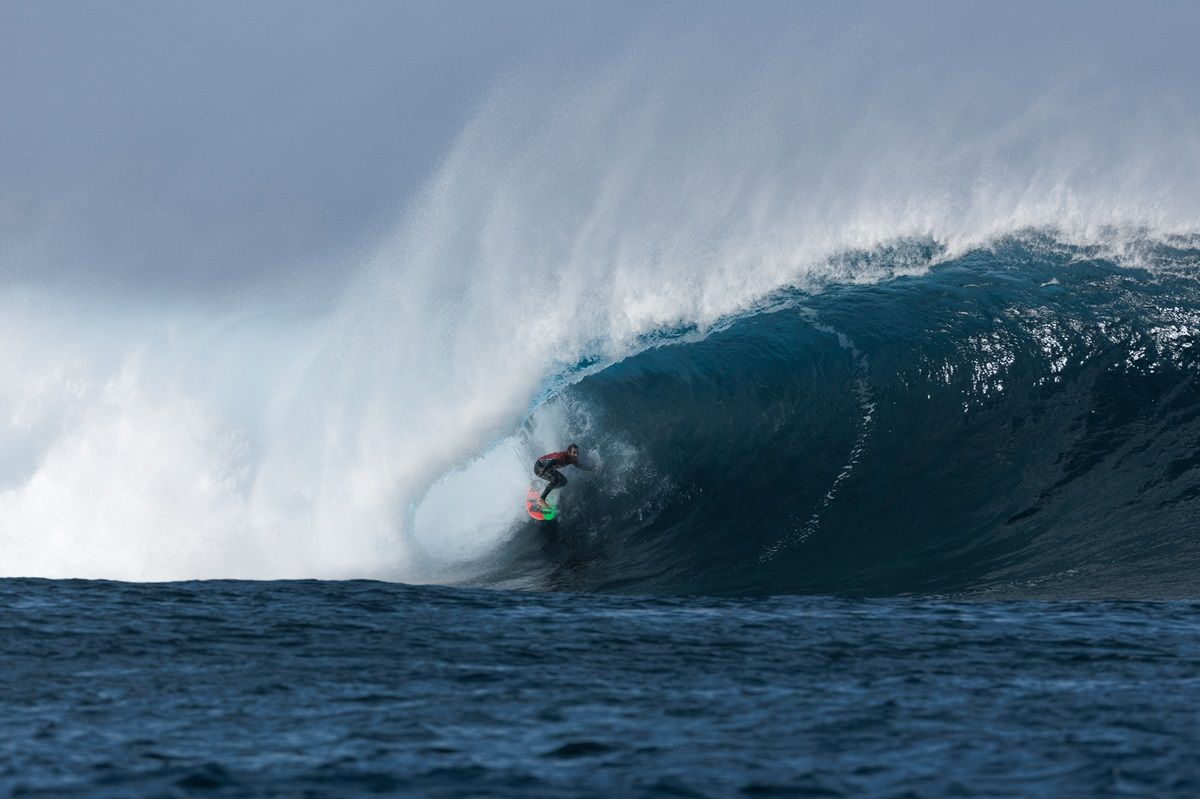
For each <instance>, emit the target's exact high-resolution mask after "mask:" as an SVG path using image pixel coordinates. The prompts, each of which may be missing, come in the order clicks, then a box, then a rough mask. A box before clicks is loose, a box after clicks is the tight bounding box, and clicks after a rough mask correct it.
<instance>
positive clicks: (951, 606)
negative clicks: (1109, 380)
mask: <svg viewBox="0 0 1200 799" xmlns="http://www.w3.org/2000/svg"><path fill="white" fill-rule="evenodd" d="M0 606H2V607H3V608H4V613H3V616H2V617H0V635H2V637H3V642H4V644H3V647H0V729H3V730H4V735H3V739H2V740H0V794H3V795H6V796H45V797H52V796H54V797H56V796H80V797H126V796H229V797H235V796H264V797H265V796H277V797H300V796H308V797H319V796H368V795H398V796H438V797H468V796H479V797H484V796H510V797H559V796H562V797H575V796H689V797H703V796H712V797H717V796H863V795H871V796H1088V795H1095V796H1110V795H1135V796H1194V795H1195V794H1196V792H1197V790H1200V754H1198V752H1200V749H1198V748H1197V742H1198V741H1200V716H1198V715H1197V713H1196V707H1197V705H1198V703H1200V677H1198V675H1200V636H1198V632H1200V605H1197V604H1196V603H1194V602H1182V601H1173V602H1047V601H1010V602H950V601H945V600H938V599H835V598H828V597H774V598H758V599H711V598H707V599H706V598H683V597H631V596H607V595H597V594H567V593H549V592H543V593H534V592H511V591H495V590H472V589H456V588H439V587H424V588H422V587H410V586H404V585H395V584H386V583H377V582H367V581H347V582H318V581H296V582H224V581H217V582H184V583H173V584H140V585H138V584H126V583H113V582H103V581H96V582H89V581H47V580H5V581H3V582H0Z"/></svg>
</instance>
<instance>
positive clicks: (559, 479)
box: [540, 469, 567, 502]
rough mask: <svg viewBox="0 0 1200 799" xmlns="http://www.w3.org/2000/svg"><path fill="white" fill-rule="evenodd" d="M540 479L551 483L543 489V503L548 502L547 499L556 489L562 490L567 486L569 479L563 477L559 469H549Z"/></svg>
mask: <svg viewBox="0 0 1200 799" xmlns="http://www.w3.org/2000/svg"><path fill="white" fill-rule="evenodd" d="M540 477H541V478H542V479H544V480H549V481H550V482H549V483H547V484H546V487H545V488H543V489H542V502H545V501H546V497H548V496H550V492H551V491H553V490H554V489H556V488H562V487H563V486H565V485H566V484H567V478H565V477H563V476H562V472H560V471H559V470H558V469H547V470H546V472H545V473H544V474H542V475H540Z"/></svg>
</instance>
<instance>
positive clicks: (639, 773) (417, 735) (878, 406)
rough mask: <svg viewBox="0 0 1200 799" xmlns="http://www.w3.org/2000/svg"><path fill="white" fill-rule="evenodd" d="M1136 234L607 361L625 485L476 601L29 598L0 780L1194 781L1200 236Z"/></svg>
mask: <svg viewBox="0 0 1200 799" xmlns="http://www.w3.org/2000/svg"><path fill="white" fill-rule="evenodd" d="M1122 249H1123V254H1122V257H1121V258H1119V259H1117V258H1115V257H1109V256H1107V255H1106V254H1105V252H1104V251H1102V250H1100V249H1099V248H1080V247H1074V246H1068V245H1064V244H1061V243H1059V242H1056V241H1054V240H1053V239H1052V238H1049V237H1047V236H1045V235H1039V234H1030V235H1027V236H1024V237H1019V238H1013V239H1010V240H1004V241H1000V242H997V243H996V244H995V245H994V246H992V247H990V248H988V249H986V250H979V251H975V252H971V253H967V254H965V255H963V256H962V257H959V258H955V259H953V260H944V259H943V260H942V261H941V262H938V260H939V258H940V253H939V248H938V247H936V246H934V245H932V244H922V243H920V242H916V243H912V244H910V245H904V246H902V247H899V248H898V249H897V250H895V251H887V252H874V253H865V254H853V253H852V254H847V255H846V257H845V259H844V262H842V263H840V264H838V265H836V266H837V267H838V270H840V272H839V274H842V275H843V277H844V278H845V279H844V280H843V281H842V282H841V284H839V285H830V286H826V287H824V288H823V289H822V290H819V291H808V292H801V291H791V292H783V293H781V294H779V295H777V296H776V297H772V298H770V300H769V301H768V302H767V303H766V304H764V306H763V307H762V308H761V309H759V310H758V311H757V312H755V313H751V314H748V315H746V316H743V317H740V318H738V319H733V320H729V321H728V324H725V325H723V326H722V327H721V328H720V329H718V330H713V331H703V332H704V333H705V335H703V336H701V335H700V332H701V331H694V330H687V329H682V330H679V331H674V332H670V333H668V334H667V335H666V336H665V337H664V339H663V340H664V341H667V342H669V344H670V345H669V346H650V347H648V349H646V350H645V351H644V352H641V353H640V354H638V355H635V356H633V357H630V358H627V359H625V360H623V361H621V362H619V363H616V364H612V365H609V366H607V367H605V368H599V367H598V366H596V364H598V363H599V362H594V363H593V365H592V367H586V366H582V367H581V368H582V369H584V372H585V373H576V374H574V375H568V376H567V377H566V378H564V379H563V380H562V382H561V383H560V386H561V390H560V391H558V393H557V394H555V395H554V396H553V397H551V398H549V399H548V402H549V403H551V404H557V405H558V406H559V407H558V409H557V411H558V412H559V413H561V414H562V416H563V418H565V419H567V420H568V424H569V425H571V426H573V428H577V429H579V430H581V431H585V433H586V438H585V439H584V440H583V444H584V446H585V449H586V450H588V453H589V455H591V456H593V457H595V458H596V459H598V461H599V462H600V463H601V464H602V465H603V468H602V469H600V470H599V471H597V472H595V473H592V474H588V475H580V476H576V475H575V474H574V473H572V475H571V478H572V482H571V484H570V485H569V486H568V487H567V488H565V489H563V490H562V492H561V497H560V500H559V501H560V506H561V508H562V516H561V520H560V521H558V522H556V523H553V524H538V523H534V522H532V521H529V522H526V521H522V522H521V523H519V524H517V525H516V526H515V527H513V529H511V530H509V531H508V533H507V535H506V536H504V538H503V542H502V543H501V544H500V545H499V546H498V547H497V548H496V549H495V551H493V552H491V553H490V554H489V555H488V556H487V557H486V558H485V559H484V560H483V561H482V562H480V563H474V564H471V565H470V568H467V569H465V570H463V571H461V572H460V573H458V574H456V575H453V576H451V577H448V578H447V579H446V580H443V582H450V583H453V585H451V586H448V587H410V586H404V585H398V584H386V583H372V582H283V583H254V582H206V583H179V584H166V585H163V584H158V585H155V584H146V585H133V584H121V583H108V582H73V581H37V580H6V581H0V794H4V795H32V796H86V797H124V796H131V797H140V796H185V795H186V796H193V795H194V796H200V795H203V796H230V797H233V796H238V797H241V796H280V797H294V796H353V795H360V794H362V795H365V794H384V795H410V796H445V797H466V796H512V797H537V796H711V797H720V796H738V795H747V796H750V795H780V796H859V795H872V796H921V797H923V796H1030V795H1034V796H1093V795H1100V796H1105V795H1123V794H1131V795H1145V796H1188V797H1190V796H1194V795H1197V793H1198V792H1200V754H1198V752H1200V713H1197V708H1198V707H1200V605H1198V604H1197V603H1196V600H1197V599H1200V522H1198V520H1200V283H1198V282H1197V276H1198V275H1200V248H1198V247H1197V246H1196V242H1195V241H1194V240H1186V241H1185V240H1179V241H1174V242H1163V241H1161V240H1159V241H1156V242H1142V241H1139V240H1137V239H1136V238H1135V239H1133V240H1129V241H1126V242H1125V243H1124V244H1123V245H1122ZM926 267H931V268H929V269H928V270H926V269H925V268H926ZM835 271H836V270H835ZM881 273H883V274H884V275H885V276H886V275H890V279H886V280H883V281H882V282H880V281H879V278H880V276H881ZM918 273H919V274H918ZM867 274H869V275H870V276H871V278H872V281H870V282H857V281H856V280H855V276H856V275H867ZM520 500H521V496H519V495H518V496H514V498H513V501H514V504H517V503H519V502H520ZM171 534H172V531H170V530H164V531H163V535H171ZM417 565H418V566H420V565H421V564H417ZM430 573H431V574H435V575H436V570H435V569H432V568H431V571H430Z"/></svg>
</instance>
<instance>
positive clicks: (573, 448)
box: [567, 444, 579, 458]
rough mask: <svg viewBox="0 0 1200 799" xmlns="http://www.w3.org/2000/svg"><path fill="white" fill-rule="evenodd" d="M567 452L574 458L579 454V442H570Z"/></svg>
mask: <svg viewBox="0 0 1200 799" xmlns="http://www.w3.org/2000/svg"><path fill="white" fill-rule="evenodd" d="M567 454H568V455H570V456H571V457H572V458H574V457H575V456H576V455H578V454H579V445H578V444H568V445H567Z"/></svg>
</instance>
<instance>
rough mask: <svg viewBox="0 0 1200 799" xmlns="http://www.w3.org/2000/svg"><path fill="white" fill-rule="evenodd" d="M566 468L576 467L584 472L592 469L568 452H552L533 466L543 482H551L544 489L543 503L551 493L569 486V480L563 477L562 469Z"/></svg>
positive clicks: (534, 471)
mask: <svg viewBox="0 0 1200 799" xmlns="http://www.w3.org/2000/svg"><path fill="white" fill-rule="evenodd" d="M566 466H575V467H578V468H580V469H583V470H584V471H588V470H590V469H591V467H590V466H584V465H583V464H582V463H580V462H579V456H575V457H574V458H572V457H571V456H570V455H568V454H567V452H566V450H563V451H562V452H550V453H547V454H545V455H543V456H542V457H540V458H538V459H537V460H536V461H535V462H534V464H533V473H534V474H536V475H537V476H538V477H540V478H542V479H543V480H549V481H550V482H549V483H548V484H547V485H546V487H545V488H544V489H542V501H543V502H545V501H546V497H548V496H550V492H551V491H553V490H554V489H556V488H562V487H563V486H565V485H566V484H567V478H565V477H563V476H562V472H560V471H559V469H560V468H563V467H566Z"/></svg>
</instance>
